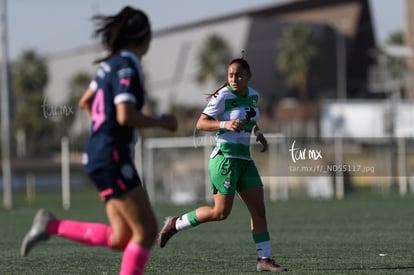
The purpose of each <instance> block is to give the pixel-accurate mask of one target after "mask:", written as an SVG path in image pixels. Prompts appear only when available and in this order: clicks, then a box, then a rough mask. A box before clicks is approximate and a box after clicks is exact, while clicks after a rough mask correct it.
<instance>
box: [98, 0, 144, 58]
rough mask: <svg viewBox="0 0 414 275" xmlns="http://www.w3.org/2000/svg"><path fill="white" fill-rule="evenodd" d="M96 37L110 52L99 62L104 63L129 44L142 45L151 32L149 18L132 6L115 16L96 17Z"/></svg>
mask: <svg viewBox="0 0 414 275" xmlns="http://www.w3.org/2000/svg"><path fill="white" fill-rule="evenodd" d="M92 20H93V21H95V25H96V29H95V31H94V36H95V37H100V38H101V43H102V45H103V47H104V48H105V49H106V50H108V51H109V54H108V56H107V57H105V58H102V59H100V60H97V61H96V62H100V61H104V60H106V59H108V58H109V57H110V56H112V55H113V54H115V53H117V52H118V51H119V50H121V49H122V48H123V47H124V46H126V45H128V44H140V43H142V42H143V41H144V38H145V36H146V35H147V34H148V33H150V32H151V25H150V22H149V19H148V16H147V15H146V14H145V13H144V12H143V11H141V10H138V9H134V8H132V7H130V6H126V7H125V8H123V9H122V10H121V11H120V12H119V13H118V14H115V15H95V16H93V17H92Z"/></svg>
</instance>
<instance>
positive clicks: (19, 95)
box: [12, 50, 53, 156]
mask: <svg viewBox="0 0 414 275" xmlns="http://www.w3.org/2000/svg"><path fill="white" fill-rule="evenodd" d="M12 76H13V82H12V85H13V91H14V95H15V97H14V99H15V104H16V105H15V116H14V126H15V128H16V129H18V130H19V131H23V132H24V133H25V136H26V137H28V138H27V145H28V146H27V148H28V154H29V155H31V156H34V155H37V154H38V153H44V152H45V150H44V149H45V148H44V147H43V146H48V145H49V144H50V141H49V140H47V137H49V136H50V134H51V132H52V125H53V122H52V121H50V120H48V119H47V117H45V114H44V108H42V107H44V100H43V92H44V90H45V87H46V85H47V82H48V70H47V65H46V62H45V61H44V59H43V58H41V57H40V56H38V55H37V53H36V52H35V51H34V50H28V51H25V52H23V53H22V55H21V56H20V58H18V60H17V62H16V63H15V64H13V70H12ZM45 137H46V138H45Z"/></svg>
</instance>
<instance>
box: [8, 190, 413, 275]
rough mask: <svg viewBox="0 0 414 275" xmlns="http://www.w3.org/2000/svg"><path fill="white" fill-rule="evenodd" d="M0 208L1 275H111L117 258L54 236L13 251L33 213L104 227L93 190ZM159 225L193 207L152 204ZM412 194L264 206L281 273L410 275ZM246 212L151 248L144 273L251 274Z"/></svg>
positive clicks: (252, 265)
mask: <svg viewBox="0 0 414 275" xmlns="http://www.w3.org/2000/svg"><path fill="white" fill-rule="evenodd" d="M15 204H16V207H15V209H14V210H11V211H6V210H0V236H1V238H0V247H1V250H0V274H36V275H37V274H39V275H40V274H42V275H43V274H53V275H56V274H87V275H93V274H118V268H119V264H120V260H121V253H120V252H115V251H111V250H107V249H104V248H99V247H93V248H91V247H85V246H83V245H80V244H77V243H73V242H70V241H67V240H64V239H61V238H58V237H53V238H51V240H49V241H48V242H47V243H44V244H41V245H39V246H37V247H35V248H34V250H33V251H32V253H31V254H30V255H29V256H28V257H26V258H22V257H20V256H19V248H20V242H21V239H22V237H23V236H24V234H25V232H26V230H27V229H28V228H29V227H30V225H31V221H32V218H33V215H34V213H35V212H36V210H37V209H38V208H39V207H43V206H44V207H47V208H48V209H49V210H51V211H52V212H54V214H55V215H56V216H58V217H60V218H65V219H77V220H84V221H96V222H105V221H106V218H105V213H104V208H103V204H102V203H101V202H100V201H99V199H98V198H97V195H96V193H95V192H86V193H74V194H73V195H72V208H71V209H70V210H69V211H65V210H63V209H62V208H61V203H60V195H59V194H38V196H37V198H36V202H35V203H34V204H33V205H31V206H30V207H29V206H28V205H27V203H26V202H24V201H23V200H22V198H20V199H19V198H18V197H17V198H16V203H15ZM154 207H155V211H156V214H157V217H158V220H159V222H160V225H161V222H162V220H163V217H164V216H165V215H176V214H181V213H183V212H186V211H187V210H190V209H193V208H194V207H195V205H187V206H173V205H155V206H154ZM413 213H414V196H413V195H409V196H406V197H399V196H396V195H391V196H383V195H366V196H363V195H352V196H349V197H347V198H345V199H344V200H342V201H335V200H332V201H331V200H326V201H325V200H289V201H286V202H277V203H271V202H267V217H268V222H269V229H270V234H271V242H272V251H273V254H274V255H275V256H276V258H277V262H278V263H280V264H282V265H284V266H286V267H287V268H288V269H289V272H288V273H287V274H414V255H413V248H414V234H413V233H414V215H413ZM255 260H256V251H255V247H254V244H253V241H252V238H251V234H250V232H249V216H248V213H247V210H246V208H245V206H244V205H243V204H242V203H241V202H240V201H239V200H236V201H235V205H234V209H233V212H232V214H231V215H230V217H229V218H228V219H227V220H225V221H223V222H220V223H209V224H203V225H201V226H199V227H197V228H194V229H190V230H187V231H184V232H181V233H179V234H177V235H176V236H174V238H172V239H171V240H170V242H169V243H168V245H167V246H166V247H165V248H163V249H160V248H159V247H157V246H154V249H153V252H152V255H151V258H150V261H149V263H148V267H147V274H180V275H182V274H190V275H193V274H234V275H236V274H237V275H239V274H258V272H256V270H255V268H256V263H255Z"/></svg>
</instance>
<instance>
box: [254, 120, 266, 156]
mask: <svg viewBox="0 0 414 275" xmlns="http://www.w3.org/2000/svg"><path fill="white" fill-rule="evenodd" d="M253 134H254V135H255V136H256V141H258V142H260V143H261V144H262V146H263V148H262V150H261V151H260V152H266V150H267V140H266V138H265V136H264V135H263V133H262V131H260V128H259V126H258V125H257V124H256V125H254V127H253Z"/></svg>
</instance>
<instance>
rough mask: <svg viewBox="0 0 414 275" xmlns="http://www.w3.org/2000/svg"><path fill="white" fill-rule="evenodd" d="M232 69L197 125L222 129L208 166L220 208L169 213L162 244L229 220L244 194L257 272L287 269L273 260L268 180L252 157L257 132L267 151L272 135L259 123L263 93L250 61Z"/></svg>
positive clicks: (233, 63)
mask: <svg viewBox="0 0 414 275" xmlns="http://www.w3.org/2000/svg"><path fill="white" fill-rule="evenodd" d="M227 72H228V74H227V82H226V83H225V85H224V86H222V87H221V88H219V89H218V90H217V91H216V92H214V93H213V94H211V95H210V96H209V102H208V105H207V107H206V108H205V109H204V110H203V112H202V114H201V116H200V118H199V119H198V121H197V126H196V127H197V129H198V130H202V131H216V146H215V148H214V150H213V152H212V153H211V156H210V161H209V166H208V172H209V174H210V179H211V185H212V186H211V187H212V193H213V199H214V206H212V207H211V206H202V207H199V208H197V209H195V210H193V211H190V212H188V213H186V214H184V215H182V216H180V217H166V218H165V220H164V226H163V228H162V229H161V231H160V233H159V235H158V244H159V245H160V247H164V246H165V245H166V244H167V242H168V240H169V239H170V238H171V237H172V236H174V234H176V233H177V232H180V231H182V230H184V229H188V228H192V227H195V226H197V225H199V224H201V223H206V222H211V221H221V220H224V219H226V218H227V217H228V216H229V214H230V212H231V209H232V206H233V201H234V196H235V194H236V193H238V196H239V197H240V199H241V200H242V201H243V202H244V203H245V204H246V206H247V208H248V210H249V212H250V215H251V231H252V235H253V240H254V242H255V244H256V250H257V253H258V258H257V270H258V271H272V272H283V271H286V270H287V269H286V268H284V267H282V266H280V265H278V264H277V263H276V262H275V261H274V259H273V258H271V249H270V236H269V231H268V229H267V221H266V215H265V212H266V210H265V204H264V195H263V184H262V181H261V178H260V175H259V173H258V170H257V168H256V165H255V163H254V161H253V160H252V159H251V157H250V149H249V145H250V135H251V134H252V133H253V134H254V135H255V136H256V137H257V138H256V140H257V141H258V142H260V143H261V144H262V145H263V149H262V152H264V151H266V149H267V141H266V138H265V137H264V136H263V133H262V132H261V131H260V130H259V127H258V125H257V123H256V122H257V120H258V119H259V110H258V107H257V103H258V99H259V94H258V93H257V92H256V91H255V90H254V89H252V88H250V87H249V86H248V83H249V81H250V79H251V77H252V74H251V72H250V66H249V64H248V62H247V61H246V60H245V59H243V58H238V59H234V60H232V61H231V62H230V64H229V66H228V71H227Z"/></svg>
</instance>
